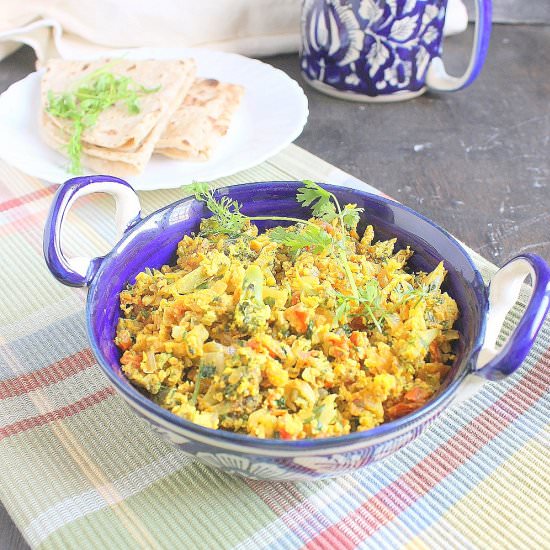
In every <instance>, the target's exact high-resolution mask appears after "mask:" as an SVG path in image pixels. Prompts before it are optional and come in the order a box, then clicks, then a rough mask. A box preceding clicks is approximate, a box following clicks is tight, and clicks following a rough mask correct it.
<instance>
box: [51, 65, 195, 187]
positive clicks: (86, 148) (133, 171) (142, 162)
mask: <svg viewBox="0 0 550 550" xmlns="http://www.w3.org/2000/svg"><path fill="white" fill-rule="evenodd" d="M186 61H188V60H186ZM191 61H192V60H191ZM138 63H141V62H138ZM147 63H149V62H147ZM186 65H187V64H186ZM191 65H192V67H191V70H190V71H185V74H184V75H183V77H178V76H176V77H175V80H176V81H177V82H178V83H179V88H175V87H174V85H173V84H170V85H169V86H170V90H171V93H170V95H169V96H165V98H164V99H165V101H164V103H163V104H162V105H161V106H160V109H159V110H158V113H155V118H156V123H155V125H154V126H153V127H152V129H151V130H150V131H149V133H148V134H147V135H146V136H144V137H141V140H140V142H139V143H137V144H134V147H132V148H131V149H130V148H128V147H123V148H121V149H115V148H107V147H99V146H97V145H93V144H90V143H89V142H86V141H84V140H83V141H82V158H81V161H82V164H84V165H85V166H87V167H88V168H91V169H92V170H95V171H99V172H106V173H110V174H112V175H115V176H117V175H118V176H121V177H127V176H129V175H137V174H140V173H141V172H142V171H143V170H144V169H145V166H146V165H147V162H148V161H149V159H150V158H151V155H152V153H153V149H154V147H155V143H156V142H157V141H158V139H159V137H160V135H161V134H162V132H163V131H164V129H165V128H166V125H167V124H168V121H169V120H170V117H171V116H172V114H173V112H174V111H175V109H176V108H177V106H178V105H180V104H181V102H182V101H183V98H184V97H185V95H186V94H187V92H188V90H189V88H190V86H191V83H192V81H193V80H192V78H190V75H191V74H194V70H195V69H194V62H192V63H191ZM167 87H168V86H167ZM159 91H160V90H159ZM145 97H146V96H145ZM168 100H170V101H168ZM116 107H117V106H113V107H111V108H110V109H108V110H106V111H105V112H104V113H102V114H105V113H109V111H110V110H111V109H116ZM141 108H142V105H141V102H140V109H141ZM113 116H118V115H117V114H116V113H114V114H113ZM100 117H101V115H100ZM137 117H139V114H138V115H132V114H128V112H127V111H126V113H125V119H122V118H121V122H122V123H125V122H126V119H130V120H131V119H134V118H137ZM52 118H53V117H51V116H49V115H48V113H46V112H45V111H43V112H42V116H41V120H40V122H41V131H42V136H43V138H44V140H45V141H46V142H47V143H48V144H49V145H50V146H52V147H54V148H56V149H57V150H59V151H60V152H61V153H63V154H65V155H66V149H67V144H68V143H69V139H70V133H69V132H70V131H71V127H70V126H68V127H67V128H64V127H63V125H60V124H56V123H55V122H54V120H52ZM139 123H140V121H138V124H139ZM99 124H100V120H99V119H98V123H97V125H96V126H99ZM143 127H144V126H143V125H142V126H141V128H142V129H143ZM136 141H137V140H136Z"/></svg>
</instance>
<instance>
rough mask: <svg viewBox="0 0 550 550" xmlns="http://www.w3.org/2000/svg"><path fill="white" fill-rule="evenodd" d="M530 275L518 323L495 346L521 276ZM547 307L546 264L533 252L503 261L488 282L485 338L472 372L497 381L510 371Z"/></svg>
mask: <svg viewBox="0 0 550 550" xmlns="http://www.w3.org/2000/svg"><path fill="white" fill-rule="evenodd" d="M528 275H531V287H532V291H531V297H530V299H529V303H528V304H527V307H526V308H525V311H524V312H523V315H522V317H521V319H520V320H519V323H518V324H517V326H516V328H515V329H514V331H513V332H512V334H511V335H510V336H509V337H508V339H507V340H506V342H505V343H504V344H503V345H502V346H501V347H499V348H497V347H496V343H497V339H498V336H499V333H500V329H501V328H502V324H503V323H504V319H505V318H506V315H507V314H508V312H509V311H510V309H511V308H512V306H513V305H514V304H515V303H516V301H517V299H518V297H519V293H520V290H521V287H522V285H523V283H524V281H525V278H526V277H527V276H528ZM549 308H550V267H549V266H548V264H547V263H546V262H545V261H544V260H543V259H542V258H541V257H539V256H536V255H535V254H524V255H521V256H517V257H515V258H513V259H512V260H510V261H509V262H508V263H506V264H505V265H504V266H503V267H502V268H501V269H499V271H497V273H496V274H495V276H494V277H493V279H492V280H491V283H490V285H489V313H488V316H487V329H486V332H485V341H484V342H483V347H482V349H481V351H480V352H479V355H478V358H477V370H476V371H475V374H477V375H478V376H482V377H483V378H486V379H487V380H500V379H502V378H505V377H506V376H508V375H509V374H512V373H513V372H514V371H515V370H516V369H517V368H518V367H519V366H520V365H521V363H522V362H523V360H524V359H525V357H526V356H527V354H528V353H529V350H530V349H531V348H532V347H533V344H534V342H535V338H536V337H537V334H538V332H539V330H540V328H541V326H542V323H543V321H544V319H545V317H546V315H547V314H548V309H549Z"/></svg>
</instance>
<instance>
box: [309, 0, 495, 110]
mask: <svg viewBox="0 0 550 550" xmlns="http://www.w3.org/2000/svg"><path fill="white" fill-rule="evenodd" d="M446 8H447V0H304V2H303V6H302V47H301V52H300V56H301V69H302V74H303V76H304V78H305V80H306V81H307V82H308V83H309V84H311V85H312V86H313V87H315V88H317V89H318V90H320V91H322V92H325V93H327V94H330V95H333V96H336V97H341V98H344V99H352V100H357V101H399V100H403V99H410V98H413V97H416V96H419V95H420V94H422V93H424V92H425V91H426V90H433V91H437V92H453V91H456V90H460V89H462V88H465V87H466V86H469V85H470V84H471V83H472V82H473V81H474V80H475V78H476V77H477V75H478V74H479V72H480V70H481V68H482V66H483V63H484V61H485V57H486V54H487V49H488V47H489V38H490V34H491V13H492V5H491V0H476V22H475V38H474V45H473V49H472V54H471V57H470V62H469V64H468V68H467V69H466V72H465V73H464V75H462V76H461V77H454V76H450V75H448V74H447V72H446V70H445V66H444V65H443V61H442V59H441V53H442V38H443V24H444V22H445V12H446Z"/></svg>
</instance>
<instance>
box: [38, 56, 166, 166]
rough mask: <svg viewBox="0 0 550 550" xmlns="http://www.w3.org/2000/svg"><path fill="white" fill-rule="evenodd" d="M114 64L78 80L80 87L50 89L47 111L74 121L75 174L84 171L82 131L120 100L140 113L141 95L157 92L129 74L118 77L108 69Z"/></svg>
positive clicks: (70, 152) (72, 154)
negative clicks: (64, 90) (60, 91)
mask: <svg viewBox="0 0 550 550" xmlns="http://www.w3.org/2000/svg"><path fill="white" fill-rule="evenodd" d="M111 65H112V64H108V65H106V66H105V67H104V68H102V69H99V70H97V71H94V72H93V73H91V74H90V75H88V76H87V77H84V78H83V79H81V80H79V81H78V83H77V84H78V85H79V86H78V88H76V89H75V90H73V91H70V92H64V93H57V94H56V93H54V92H53V91H52V90H50V91H49V92H48V105H47V107H46V111H47V112H48V113H50V114H51V115H52V116H54V117H57V118H62V119H66V120H70V121H71V122H72V128H71V135H70V138H69V143H68V145H67V153H68V155H69V158H70V160H71V164H70V167H69V170H70V172H71V173H73V174H80V173H81V171H82V164H81V157H82V134H83V132H84V130H86V129H87V128H91V127H92V126H95V124H96V123H97V119H98V117H99V115H100V114H101V113H102V112H103V111H105V110H107V109H108V108H109V107H111V106H113V105H115V104H116V103H118V102H122V103H124V104H125V106H126V108H127V109H128V113H129V114H131V115H136V114H138V113H139V112H140V107H139V98H140V97H141V96H143V95H146V94H151V93H154V92H157V91H158V90H159V89H160V86H157V87H156V88H145V87H144V86H141V85H140V84H137V83H136V82H135V81H134V80H133V79H132V78H130V77H127V76H116V75H114V74H113V73H111V72H109V71H108V70H107V69H108V68H109V67H110V66H111Z"/></svg>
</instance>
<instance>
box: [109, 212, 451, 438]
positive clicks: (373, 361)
mask: <svg viewBox="0 0 550 550" xmlns="http://www.w3.org/2000/svg"><path fill="white" fill-rule="evenodd" d="M348 206H349V205H348ZM348 206H346V207H345V208H348ZM207 223H208V220H203V225H202V226H201V227H202V228H203V229H204V227H205V224H207ZM305 224H308V225H305ZM314 226H316V227H318V228H319V229H320V230H322V232H323V234H324V233H326V234H328V235H329V236H330V237H331V239H334V242H337V243H338V246H340V248H341V249H340V250H339V251H338V250H336V248H335V247H332V248H331V247H325V248H324V249H323V248H322V247H314V246H311V245H308V246H303V247H301V248H299V247H296V246H292V245H289V244H288V243H290V242H291V241H286V244H285V242H281V239H276V238H275V236H276V235H277V232H280V231H285V232H286V236H287V237H288V236H289V235H290V237H291V238H292V239H295V240H296V239H298V240H299V239H300V237H301V236H302V235H304V234H305V233H306V232H307V231H308V228H309V229H312V228H313V229H314ZM201 235H205V236H201ZM270 236H273V238H271V237H270ZM373 236H374V231H373V228H372V227H371V226H368V227H367V228H366V230H365V231H364V233H363V234H362V235H359V234H358V233H357V232H356V230H355V229H354V228H350V229H345V226H343V227H342V225H341V224H340V225H339V223H338V219H334V220H333V221H332V222H331V223H328V222H326V221H324V220H322V219H319V218H312V219H311V220H309V221H308V222H304V223H303V224H295V225H293V226H290V227H284V228H282V227H278V228H275V229H269V230H267V231H265V232H264V233H262V234H258V229H257V227H256V226H255V225H254V224H253V223H252V222H251V221H250V220H246V221H245V222H244V223H243V225H242V227H241V231H240V232H239V235H238V236H236V235H233V236H231V235H228V234H223V233H215V232H210V233H209V232H208V231H206V232H205V231H201V233H199V235H198V236H185V237H183V239H182V240H181V242H180V243H179V245H178V249H177V263H176V265H172V266H168V265H166V266H163V267H162V268H161V269H160V270H156V269H154V270H149V269H146V270H145V271H144V272H142V273H139V274H138V275H137V277H136V281H135V283H134V284H133V285H129V286H128V288H127V289H126V290H124V291H122V292H121V294H120V307H121V310H122V314H121V317H120V319H119V322H118V327H117V334H116V339H115V342H116V344H117V346H118V347H119V348H120V349H121V350H122V352H123V354H122V357H121V364H122V369H123V371H124V373H125V375H126V376H127V377H128V379H129V380H130V381H131V382H132V383H133V384H134V385H135V386H137V387H138V388H140V389H141V390H142V391H143V392H145V394H146V395H147V396H148V397H150V398H151V399H152V400H154V401H155V402H156V403H158V404H159V405H161V406H162V407H164V408H166V409H168V410H169V411H171V412H172V413H173V414H175V415H178V416H180V417H182V418H185V419H187V420H190V421H192V422H195V423H197V424H200V425H202V426H207V427H209V428H214V429H224V430H231V431H234V432H239V433H244V434H250V435H252V436H255V437H260V438H280V439H302V438H318V437H329V436H338V435H343V434H348V433H350V432H355V431H361V430H368V429H370V428H373V427H375V426H378V425H379V424H381V423H383V422H385V421H388V420H392V419H395V418H398V417H400V416H403V415H406V414H408V413H409V412H411V411H414V410H415V409H417V408H419V407H421V406H422V405H424V404H425V403H426V402H427V401H428V400H429V399H430V397H431V396H432V395H433V394H434V392H436V391H437V389H438V388H439V386H440V382H441V380H442V379H443V378H444V377H445V375H446V373H447V371H448V369H449V365H450V364H451V363H452V360H453V359H454V355H453V353H452V341H453V340H456V339H457V338H458V337H459V336H458V333H457V331H456V330H453V328H452V327H453V323H454V321H455V320H456V319H457V316H458V309H457V305H456V302H455V301H454V300H453V299H452V298H451V297H450V296H448V295H447V294H446V293H445V292H442V291H441V290H440V286H441V284H442V282H443V280H444V277H445V274H446V272H445V269H444V266H443V264H439V265H438V266H437V267H436V268H435V270H434V271H433V272H431V273H412V272H410V271H409V270H407V260H408V259H409V257H410V256H411V255H412V252H411V251H410V250H409V249H408V248H407V249H404V250H394V246H395V239H392V240H388V241H383V242H375V243H373ZM278 241H279V242H278ZM342 248H344V250H342ZM335 250H336V252H335ZM342 253H344V256H342ZM350 277H351V279H350Z"/></svg>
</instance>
